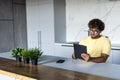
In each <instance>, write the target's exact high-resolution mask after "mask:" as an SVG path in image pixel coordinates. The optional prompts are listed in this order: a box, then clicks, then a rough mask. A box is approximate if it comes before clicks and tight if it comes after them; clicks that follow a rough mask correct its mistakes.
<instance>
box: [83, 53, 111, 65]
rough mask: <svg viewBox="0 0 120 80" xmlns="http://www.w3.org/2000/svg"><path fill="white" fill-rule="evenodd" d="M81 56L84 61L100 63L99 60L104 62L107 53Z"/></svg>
mask: <svg viewBox="0 0 120 80" xmlns="http://www.w3.org/2000/svg"><path fill="white" fill-rule="evenodd" d="M81 56H82V58H83V59H84V60H85V61H91V62H96V63H101V62H106V60H107V58H108V57H109V55H107V54H104V53H102V54H101V56H100V57H90V55H89V54H84V53H83V54H82V55H81Z"/></svg>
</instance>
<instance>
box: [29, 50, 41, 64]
mask: <svg viewBox="0 0 120 80" xmlns="http://www.w3.org/2000/svg"><path fill="white" fill-rule="evenodd" d="M42 53H43V52H42V51H41V50H39V49H38V48H31V49H29V54H30V59H31V63H32V65H37V64H38V58H39V57H40V56H41V55H42Z"/></svg>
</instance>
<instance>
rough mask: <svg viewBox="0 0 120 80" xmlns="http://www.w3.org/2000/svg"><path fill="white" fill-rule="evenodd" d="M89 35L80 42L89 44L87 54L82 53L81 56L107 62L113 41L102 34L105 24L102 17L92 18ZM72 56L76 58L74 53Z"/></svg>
mask: <svg viewBox="0 0 120 80" xmlns="http://www.w3.org/2000/svg"><path fill="white" fill-rule="evenodd" d="M88 27H89V35H90V36H88V37H86V38H84V39H82V40H81V41H80V43H79V44H81V45H85V46H87V52H88V53H87V54H85V53H82V54H81V57H82V58H83V59H84V60H85V61H92V62H96V63H101V62H106V60H107V58H108V57H109V54H110V50H111V42H110V40H109V39H108V38H106V37H105V36H103V35H101V32H102V31H103V30H104V28H105V25H104V23H103V22H102V21H101V20H100V19H92V20H91V21H89V23H88ZM72 58H73V59H75V55H74V53H73V54H72Z"/></svg>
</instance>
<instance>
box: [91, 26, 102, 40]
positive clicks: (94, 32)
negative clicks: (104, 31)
mask: <svg viewBox="0 0 120 80" xmlns="http://www.w3.org/2000/svg"><path fill="white" fill-rule="evenodd" d="M89 31H90V33H89V34H90V36H91V38H93V39H96V38H99V37H100V33H101V31H99V30H98V29H96V28H90V29H89Z"/></svg>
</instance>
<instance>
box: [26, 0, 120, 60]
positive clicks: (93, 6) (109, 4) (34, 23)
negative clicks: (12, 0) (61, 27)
mask: <svg viewBox="0 0 120 80" xmlns="http://www.w3.org/2000/svg"><path fill="white" fill-rule="evenodd" d="M119 3H120V1H116V2H115V1H108V0H66V22H67V24H66V26H67V41H78V40H80V39H81V38H82V37H84V36H87V31H86V30H87V29H88V28H87V23H88V21H89V20H90V19H91V18H94V17H98V18H100V19H102V20H103V21H104V22H105V24H106V30H105V32H104V34H105V35H107V36H109V38H110V39H111V40H112V42H113V43H114V42H116V43H117V44H118V43H120V39H119V37H118V36H120V34H119V31H120V30H119V29H120V26H119V21H120V19H119V18H120V15H119V14H120V5H119ZM26 10H27V36H28V48H34V47H39V48H41V49H42V51H43V52H44V54H48V55H54V56H62V57H69V58H71V54H72V52H73V48H72V47H63V46H61V45H62V44H59V43H55V40H54V39H55V38H54V36H55V35H54V3H53V0H26ZM38 32H41V34H39V35H38Z"/></svg>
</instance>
